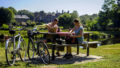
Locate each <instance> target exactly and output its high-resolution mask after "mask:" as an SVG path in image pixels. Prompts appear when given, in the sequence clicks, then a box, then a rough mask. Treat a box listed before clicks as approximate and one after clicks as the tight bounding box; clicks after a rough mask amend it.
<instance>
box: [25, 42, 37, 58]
mask: <svg viewBox="0 0 120 68" xmlns="http://www.w3.org/2000/svg"><path fill="white" fill-rule="evenodd" d="M27 52H28V58H29V59H30V60H35V59H36V58H38V57H39V55H38V52H37V43H35V42H34V41H29V42H28V50H27Z"/></svg>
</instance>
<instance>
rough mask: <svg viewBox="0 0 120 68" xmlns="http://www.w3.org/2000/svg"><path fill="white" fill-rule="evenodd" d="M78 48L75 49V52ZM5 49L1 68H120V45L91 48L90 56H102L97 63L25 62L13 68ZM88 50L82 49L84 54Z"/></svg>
mask: <svg viewBox="0 0 120 68" xmlns="http://www.w3.org/2000/svg"><path fill="white" fill-rule="evenodd" d="M75 49H76V48H73V51H75ZM4 51H5V48H4V47H0V68H43V67H45V68H46V67H47V68H120V44H113V45H105V46H100V47H98V48H90V55H98V56H102V57H103V60H101V61H97V62H88V63H84V64H63V65H56V64H49V65H45V64H29V63H25V62H21V61H19V62H16V63H15V65H13V66H8V65H6V61H5V52H4ZM85 51H86V50H83V49H81V52H82V53H85Z"/></svg>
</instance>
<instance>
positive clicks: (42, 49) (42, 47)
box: [39, 41, 50, 64]
mask: <svg viewBox="0 0 120 68" xmlns="http://www.w3.org/2000/svg"><path fill="white" fill-rule="evenodd" d="M39 54H40V57H41V59H42V61H43V63H45V64H49V63H50V54H49V51H48V47H47V45H46V43H44V42H43V41H40V42H39Z"/></svg>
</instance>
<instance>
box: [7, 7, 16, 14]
mask: <svg viewBox="0 0 120 68" xmlns="http://www.w3.org/2000/svg"><path fill="white" fill-rule="evenodd" d="M8 8H9V9H11V10H12V11H13V13H14V14H16V13H17V11H16V9H14V8H13V7H8Z"/></svg>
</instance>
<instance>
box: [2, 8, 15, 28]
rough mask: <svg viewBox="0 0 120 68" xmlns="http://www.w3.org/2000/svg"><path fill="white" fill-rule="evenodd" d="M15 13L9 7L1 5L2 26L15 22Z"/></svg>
mask: <svg viewBox="0 0 120 68" xmlns="http://www.w3.org/2000/svg"><path fill="white" fill-rule="evenodd" d="M14 21H15V20H14V13H13V12H12V10H11V9H9V8H3V7H0V26H2V24H9V23H11V22H14Z"/></svg>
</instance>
